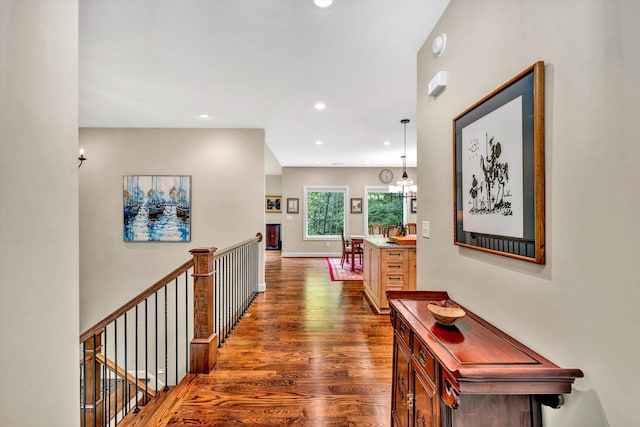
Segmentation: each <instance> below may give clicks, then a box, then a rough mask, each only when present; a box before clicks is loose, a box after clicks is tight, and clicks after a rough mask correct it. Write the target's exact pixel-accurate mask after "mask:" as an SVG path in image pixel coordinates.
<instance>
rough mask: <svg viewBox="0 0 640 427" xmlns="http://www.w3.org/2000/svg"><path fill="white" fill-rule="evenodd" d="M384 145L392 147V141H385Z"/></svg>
mask: <svg viewBox="0 0 640 427" xmlns="http://www.w3.org/2000/svg"><path fill="white" fill-rule="evenodd" d="M383 144H384V145H391V141H385V142H383Z"/></svg>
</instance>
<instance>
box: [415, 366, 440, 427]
mask: <svg viewBox="0 0 640 427" xmlns="http://www.w3.org/2000/svg"><path fill="white" fill-rule="evenodd" d="M412 371H413V372H412V374H413V378H412V380H413V387H412V388H413V396H414V403H413V411H412V415H413V424H412V425H413V426H415V427H431V426H437V425H439V423H438V399H437V397H436V387H435V386H434V385H433V384H432V383H431V381H429V380H428V379H427V378H426V377H425V376H424V375H423V374H422V372H420V371H419V370H417V369H412Z"/></svg>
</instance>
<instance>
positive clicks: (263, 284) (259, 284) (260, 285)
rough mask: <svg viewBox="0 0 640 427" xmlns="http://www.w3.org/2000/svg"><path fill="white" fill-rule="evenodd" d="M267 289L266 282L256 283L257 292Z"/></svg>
mask: <svg viewBox="0 0 640 427" xmlns="http://www.w3.org/2000/svg"><path fill="white" fill-rule="evenodd" d="M266 290H267V284H266V283H264V282H263V283H258V292H264V291H266Z"/></svg>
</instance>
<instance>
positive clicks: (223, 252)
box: [213, 233, 262, 259]
mask: <svg viewBox="0 0 640 427" xmlns="http://www.w3.org/2000/svg"><path fill="white" fill-rule="evenodd" d="M253 242H262V233H256V237H252V238H250V239H247V240H245V241H244V242H240V243H236V244H235V245H231V246H229V247H226V248H224V249H221V250H219V251H217V252H216V253H215V254H214V255H213V258H214V259H216V258H220V257H221V256H223V255H226V254H228V253H229V252H231V251H233V250H235V249H238V248H239V247H241V246H244V245H248V244H249V243H253Z"/></svg>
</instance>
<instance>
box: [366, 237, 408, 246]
mask: <svg viewBox="0 0 640 427" xmlns="http://www.w3.org/2000/svg"><path fill="white" fill-rule="evenodd" d="M364 242H365V243H369V244H370V245H373V246H376V247H378V248H380V249H415V248H416V245H396V244H395V243H391V242H389V241H388V240H387V238H386V237H367V238H365V239H364Z"/></svg>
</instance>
